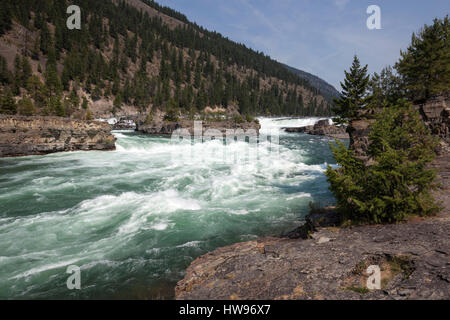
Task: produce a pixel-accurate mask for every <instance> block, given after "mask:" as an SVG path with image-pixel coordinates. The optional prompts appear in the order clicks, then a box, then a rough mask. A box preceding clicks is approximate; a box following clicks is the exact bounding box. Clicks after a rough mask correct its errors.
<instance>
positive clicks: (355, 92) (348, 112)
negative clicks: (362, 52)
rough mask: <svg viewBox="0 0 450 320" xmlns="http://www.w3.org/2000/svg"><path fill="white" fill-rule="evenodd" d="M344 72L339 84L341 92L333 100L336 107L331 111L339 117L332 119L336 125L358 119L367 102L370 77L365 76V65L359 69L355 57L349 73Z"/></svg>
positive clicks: (359, 64)
mask: <svg viewBox="0 0 450 320" xmlns="http://www.w3.org/2000/svg"><path fill="white" fill-rule="evenodd" d="M344 72H345V79H344V82H341V87H342V92H341V97H340V98H339V99H334V103H335V104H336V107H335V108H333V109H332V111H333V112H334V113H335V114H336V115H337V116H339V117H338V118H336V119H334V120H335V122H336V123H338V124H345V123H348V121H350V120H353V119H356V118H358V113H359V111H360V110H361V109H362V108H364V107H365V106H366V104H367V102H368V96H367V90H368V85H369V79H370V77H369V76H368V75H367V65H365V66H364V67H361V63H360V62H359V59H358V57H357V56H356V55H355V56H354V58H353V64H352V66H351V68H350V71H349V72H347V71H344Z"/></svg>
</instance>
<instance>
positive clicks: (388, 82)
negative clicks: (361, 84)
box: [369, 66, 404, 109]
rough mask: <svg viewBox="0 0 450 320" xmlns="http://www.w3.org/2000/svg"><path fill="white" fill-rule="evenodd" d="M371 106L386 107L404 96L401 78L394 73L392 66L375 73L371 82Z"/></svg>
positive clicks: (371, 107)
mask: <svg viewBox="0 0 450 320" xmlns="http://www.w3.org/2000/svg"><path fill="white" fill-rule="evenodd" d="M369 91H370V95H369V96H370V99H369V108H370V109H377V108H384V107H387V106H389V105H392V104H395V103H396V102H397V100H398V99H400V98H402V97H403V96H404V95H403V92H402V90H401V80H400V78H399V77H398V76H397V75H396V74H394V71H393V70H392V68H391V67H390V66H389V67H386V68H383V70H381V73H380V74H378V73H376V72H375V73H374V74H373V75H372V78H371V79H370V82H369Z"/></svg>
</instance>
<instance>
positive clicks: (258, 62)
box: [0, 0, 331, 119]
mask: <svg viewBox="0 0 450 320" xmlns="http://www.w3.org/2000/svg"><path fill="white" fill-rule="evenodd" d="M70 4H71V3H69V2H68V1H65V0H60V1H50V0H40V1H35V0H23V1H13V0H2V2H1V3H0V12H1V14H0V35H1V39H0V83H1V93H0V94H1V97H0V112H1V113H9V114H14V113H19V114H24V115H33V114H41V115H57V116H66V117H76V118H88V119H89V118H92V117H93V116H100V115H102V114H106V113H111V114H116V113H122V114H123V113H125V114H126V113H127V112H135V113H141V114H146V113H150V112H154V111H155V110H157V109H158V110H161V111H163V112H166V111H169V110H172V111H177V112H180V113H182V114H186V115H191V116H192V115H194V114H197V113H201V112H203V111H204V110H205V108H207V107H210V108H208V109H215V110H223V111H224V112H225V110H228V111H231V112H233V111H234V112H236V111H238V112H240V113H241V114H242V115H244V116H254V115H263V114H264V115H329V114H330V109H331V105H330V104H331V103H330V102H329V100H327V99H326V98H324V97H323V95H321V93H320V92H319V90H318V89H316V88H314V87H313V86H311V85H310V83H309V82H308V81H307V80H304V79H301V78H300V77H298V76H296V75H294V74H292V73H291V72H289V71H288V70H286V69H285V68H284V66H283V65H282V64H280V63H278V62H276V61H274V60H272V59H270V58H269V57H267V56H265V55H264V54H263V53H260V52H255V51H253V50H250V49H248V48H247V47H245V46H244V45H242V44H236V43H234V42H232V41H230V40H228V39H227V38H225V37H223V36H222V35H220V34H218V33H215V32H210V31H208V30H205V29H203V28H201V27H200V26H198V25H196V24H194V23H191V22H189V21H188V20H187V18H186V17H185V16H184V15H182V14H181V13H179V12H176V11H174V10H171V9H169V8H166V7H161V6H159V5H158V4H157V3H155V2H153V1H148V2H147V4H144V3H143V2H141V1H138V0H127V1H111V0H105V1H97V0H79V1H77V5H78V6H80V8H81V13H82V14H81V18H82V22H81V26H82V27H81V30H69V29H68V28H67V27H66V19H67V18H68V16H69V15H68V14H67V13H66V10H67V7H68V6H69V5H70Z"/></svg>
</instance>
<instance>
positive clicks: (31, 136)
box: [0, 115, 115, 157]
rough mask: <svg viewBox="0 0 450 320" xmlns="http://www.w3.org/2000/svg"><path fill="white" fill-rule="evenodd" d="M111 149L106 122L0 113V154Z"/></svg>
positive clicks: (109, 130)
mask: <svg viewBox="0 0 450 320" xmlns="http://www.w3.org/2000/svg"><path fill="white" fill-rule="evenodd" d="M114 149H115V137H114V136H113V135H112V134H111V126H110V125H109V124H108V123H103V122H96V121H84V120H74V119H68V118H58V117H39V116H34V117H23V116H7V115H0V157H15V156H28V155H43V154H49V153H55V152H63V151H78V150H84V151H89V150H105V151H106V150H114Z"/></svg>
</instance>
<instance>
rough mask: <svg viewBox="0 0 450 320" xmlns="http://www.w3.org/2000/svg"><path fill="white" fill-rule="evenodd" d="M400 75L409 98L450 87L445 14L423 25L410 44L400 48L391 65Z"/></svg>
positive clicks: (449, 43) (448, 28)
mask: <svg viewBox="0 0 450 320" xmlns="http://www.w3.org/2000/svg"><path fill="white" fill-rule="evenodd" d="M395 68H396V69H397V71H398V73H399V74H400V75H401V77H402V81H403V84H404V88H405V89H406V91H407V94H408V97H409V98H410V99H412V100H425V99H428V98H429V97H431V96H433V95H435V94H440V93H443V92H448V91H450V24H449V18H448V15H447V16H446V17H445V18H443V19H435V20H434V23H433V25H431V26H427V25H425V26H424V28H423V29H422V30H420V32H419V33H418V34H417V35H416V34H413V35H412V39H411V44H410V46H409V47H408V49H407V50H406V51H404V52H403V51H402V52H401V59H400V61H399V62H398V63H397V64H396V65H395Z"/></svg>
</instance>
